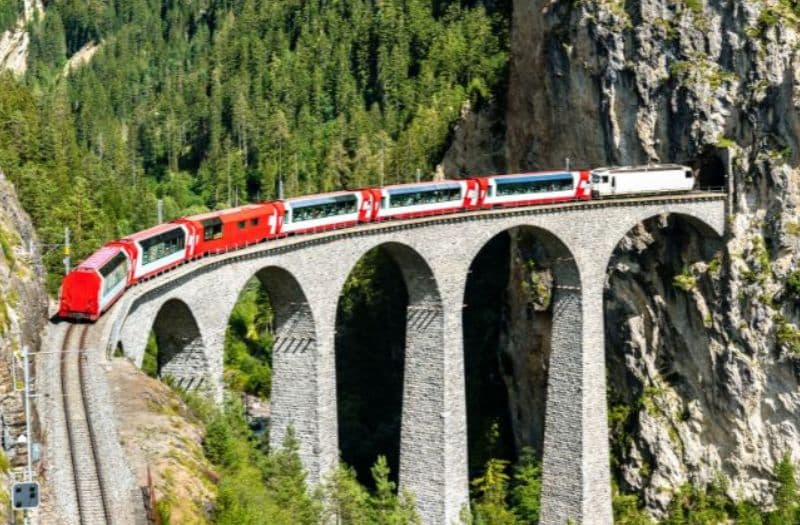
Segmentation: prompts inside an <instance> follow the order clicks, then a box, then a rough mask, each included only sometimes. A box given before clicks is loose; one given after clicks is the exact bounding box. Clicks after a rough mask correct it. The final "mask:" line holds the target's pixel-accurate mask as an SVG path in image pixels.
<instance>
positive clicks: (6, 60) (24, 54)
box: [0, 0, 44, 76]
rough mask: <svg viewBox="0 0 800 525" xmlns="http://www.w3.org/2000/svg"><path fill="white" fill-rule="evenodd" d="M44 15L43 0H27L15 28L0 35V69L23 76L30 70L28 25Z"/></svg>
mask: <svg viewBox="0 0 800 525" xmlns="http://www.w3.org/2000/svg"><path fill="white" fill-rule="evenodd" d="M42 13H44V5H43V4H42V0H25V1H24V2H23V10H22V13H21V15H22V16H20V18H19V20H17V23H16V24H14V27H12V28H11V29H8V30H7V31H3V32H2V33H0V69H5V70H8V71H11V72H12V73H14V74H15V75H18V76H22V75H24V74H25V71H27V69H28V45H29V44H30V40H31V38H30V34H29V33H28V29H27V24H28V22H31V21H32V20H33V19H34V18H35V17H36V16H37V15H41V14H42Z"/></svg>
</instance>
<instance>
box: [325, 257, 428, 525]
mask: <svg viewBox="0 0 800 525" xmlns="http://www.w3.org/2000/svg"><path fill="white" fill-rule="evenodd" d="M366 248H367V249H365V250H362V253H361V255H360V256H359V257H358V258H357V259H356V261H355V262H354V264H353V266H352V268H351V269H350V271H349V272H347V275H348V276H349V275H352V274H353V272H354V271H355V270H356V268H357V265H358V264H359V263H360V262H361V261H362V260H363V259H364V258H365V257H367V256H368V255H370V254H374V253H375V252H374V251H375V250H380V251H381V252H382V253H383V255H384V256H385V257H386V258H387V259H388V261H384V264H387V263H388V264H392V265H394V266H396V270H394V272H399V274H400V275H399V276H398V278H397V281H395V277H394V276H392V277H391V279H389V280H388V281H387V280H384V282H397V286H399V287H403V288H404V290H387V293H391V294H402V298H401V299H397V300H396V301H394V302H396V303H399V304H396V305H395V307H396V308H399V309H402V310H400V311H403V312H404V314H405V315H404V320H402V317H401V321H400V325H401V326H399V327H393V328H389V329H387V330H391V332H393V333H394V332H395V331H396V330H395V329H397V330H399V331H401V332H402V333H403V339H402V341H396V340H392V341H389V340H386V341H377V340H376V341H375V343H374V344H375V349H376V352H378V351H381V350H383V351H389V352H390V351H391V348H389V347H387V346H388V345H391V344H398V343H399V344H400V346H401V348H402V352H403V353H402V355H400V356H397V355H395V356H393V357H392V356H387V355H384V356H382V357H379V358H378V360H377V361H378V362H377V363H376V364H377V366H384V365H385V364H387V363H389V364H391V363H392V362H394V361H396V362H397V363H396V365H397V366H396V367H395V368H393V369H392V370H379V371H378V372H377V373H380V374H386V375H385V376H384V377H385V379H386V383H387V384H388V385H391V387H392V388H394V387H396V391H393V392H387V393H385V394H386V395H385V397H386V399H387V400H388V403H389V406H397V408H398V411H399V415H400V417H399V428H397V427H394V426H393V424H392V423H391V419H392V418H394V417H396V415H397V414H391V413H388V414H386V416H385V420H383V419H382V420H381V421H382V425H381V426H382V428H385V429H389V430H388V431H389V432H391V433H392V434H394V433H395V432H396V434H394V435H393V436H387V437H386V438H385V439H384V440H383V441H384V442H389V441H394V440H395V439H396V443H397V445H396V446H398V447H399V469H398V470H399V479H400V483H401V484H404V485H407V486H408V485H409V484H410V485H413V488H414V491H415V493H416V494H417V497H418V500H417V501H418V506H419V508H420V511H421V513H422V514H423V515H430V512H429V513H428V514H426V511H425V509H426V508H427V507H430V506H432V505H433V504H434V503H435V502H434V497H433V495H434V494H436V490H435V487H436V480H435V479H434V478H435V474H434V473H433V472H434V471H435V470H437V469H436V468H433V467H432V465H431V462H432V461H441V458H438V457H434V454H431V453H430V450H429V453H428V454H427V455H424V453H422V452H423V450H422V449H423V448H424V447H425V445H426V444H428V445H429V444H431V443H438V442H440V441H441V440H442V436H441V432H440V430H437V429H438V425H432V424H430V422H429V418H431V417H433V416H434V415H435V417H436V418H439V419H440V414H441V413H442V410H443V406H444V404H443V403H444V402H443V399H442V397H441V396H438V395H436V393H435V391H436V389H438V388H439V387H440V386H441V385H440V383H441V381H440V380H438V379H434V378H436V377H437V373H438V372H441V367H442V363H441V354H442V351H443V350H442V349H443V345H444V316H443V310H442V297H441V294H440V290H439V287H438V285H437V282H436V278H435V276H434V272H433V270H432V268H431V266H430V265H429V264H428V262H427V261H426V260H425V259H424V257H423V256H422V255H421V254H420V252H418V251H417V250H416V249H415V248H413V247H411V246H409V245H407V244H401V243H398V242H382V243H378V244H373V245H369V246H367V247H366ZM341 306H342V303H341V301H340V303H339V306H338V307H337V311H339V310H341ZM400 311H398V312H397V314H398V315H402V314H401V313H400ZM338 317H339V315H338V313H337V318H338ZM338 322H339V321H337V323H338ZM341 328H342V329H345V328H346V327H344V326H343V327H341ZM339 331H340V327H339V326H338V325H337V332H339ZM394 335H395V336H396V335H398V334H394ZM389 337H392V336H391V335H390V336H389ZM342 343H343V341H340V340H337V343H336V356H337V370H341V363H342V362H343V361H345V357H344V355H343V352H346V351H347V348H346V347H344V346H342ZM370 344H371V343H370ZM337 374H339V375H341V374H340V373H339V372H337ZM337 379H338V381H337V382H338V383H339V384H340V386H341V387H343V388H347V389H348V390H355V391H356V395H357V396H363V395H368V393H362V392H360V391H358V385H355V384H353V383H352V381H348V382H347V383H346V384H343V383H342V378H341V377H337ZM437 382H438V383H439V384H437V385H436V386H434V387H433V389H431V387H432V383H437ZM426 389H427V390H426ZM342 394H343V393H340V394H339V395H337V397H338V398H340V399H341V398H343V397H344V396H343V395H342ZM429 394H430V395H429ZM395 401H396V405H395V404H394V403H395ZM339 409H340V410H341V409H342V406H341V403H340V407H339ZM340 415H341V413H340ZM342 431H344V432H346V431H347V430H346V429H342ZM390 452H391V451H390ZM369 453H370V454H374V455H377V454H386V453H387V451H385V450H374V451H369ZM344 459H345V460H347V459H348V458H344ZM389 459H390V463H391V462H392V461H391V457H390V458H389ZM372 460H373V461H374V457H373V458H372ZM366 474H368V471H367V472H366ZM429 500H430V501H429Z"/></svg>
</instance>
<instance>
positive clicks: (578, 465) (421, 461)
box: [106, 193, 725, 524]
mask: <svg viewBox="0 0 800 525" xmlns="http://www.w3.org/2000/svg"><path fill="white" fill-rule="evenodd" d="M665 214H677V215H679V216H680V217H681V218H682V219H683V220H686V221H689V222H691V223H692V224H693V225H695V226H696V227H697V228H698V229H699V230H700V231H701V232H702V233H703V234H704V235H709V236H720V235H722V234H723V230H724V225H725V196H724V195H723V194H709V193H704V194H692V195H681V196H669V197H659V198H655V197H650V198H643V199H636V200H611V201H592V202H585V203H570V204H566V205H559V206H538V207H529V208H521V209H509V210H491V211H485V212H476V213H469V214H457V215H447V216H440V217H431V218H426V219H419V220H414V221H408V222H388V223H375V224H370V225H364V226H361V227H358V228H351V229H347V230H338V231H333V232H327V233H320V234H314V235H306V236H298V237H288V238H284V239H280V240H275V241H270V242H267V243H262V244H259V245H256V246H252V247H250V248H247V249H245V250H240V251H237V252H231V253H227V254H221V255H217V256H213V257H208V258H205V259H203V260H202V261H195V262H191V263H188V264H186V265H184V266H182V267H180V268H179V269H176V270H173V271H171V272H168V273H166V274H164V275H161V276H159V277H157V278H155V279H153V280H151V281H148V282H146V283H143V284H141V285H139V286H137V287H136V288H134V289H132V290H129V291H128V293H127V294H126V295H125V296H124V297H123V300H122V301H120V302H119V303H118V304H117V305H116V306H115V307H114V308H113V309H112V310H111V311H110V312H109V313H108V314H107V315H108V316H109V323H108V326H109V328H108V329H107V330H106V333H107V335H108V339H107V341H108V345H109V349H114V348H120V347H121V348H122V349H123V351H124V352H125V354H126V355H127V356H129V357H130V358H131V359H133V360H134V361H135V362H136V363H138V364H139V365H141V362H142V357H143V353H144V349H145V346H146V341H147V337H148V334H149V332H150V330H151V329H152V330H154V332H155V333H156V336H157V339H158V342H159V348H160V352H161V356H162V357H161V359H162V363H160V364H161V370H162V372H164V373H170V374H171V375H173V376H174V377H175V378H176V379H177V380H178V381H179V382H180V383H181V384H182V385H183V386H185V387H189V388H192V387H197V386H199V385H204V387H205V388H207V389H208V390H209V391H210V392H211V393H212V394H213V395H214V396H215V397H216V398H217V399H220V398H221V395H222V387H221V383H222V362H223V355H222V348H223V341H224V337H225V330H226V327H227V325H228V320H229V316H230V313H231V311H232V309H233V307H234V305H235V303H236V301H237V299H238V296H239V293H240V292H241V290H242V288H243V287H244V285H245V283H246V282H247V281H248V280H249V279H251V278H252V277H253V276H258V278H259V279H261V281H262V282H263V283H264V284H265V286H266V287H267V289H268V291H269V294H270V298H271V302H272V305H273V308H274V312H275V333H276V339H275V346H274V351H273V389H272V421H271V434H270V435H271V440H272V442H273V444H280V443H281V442H282V440H283V437H284V435H285V432H286V429H287V427H288V426H289V425H290V424H291V425H292V427H293V428H294V430H295V432H296V434H297V437H298V439H299V442H300V454H301V458H302V460H303V462H304V465H305V466H306V468H307V470H308V473H309V479H310V480H311V481H313V482H317V481H319V480H321V479H323V478H324V476H325V474H326V472H327V471H328V470H329V469H331V468H332V467H333V466H335V465H336V464H337V461H338V442H337V440H338V438H337V405H336V377H335V376H336V367H335V355H334V332H335V325H336V309H337V303H338V300H339V296H340V294H341V291H342V289H343V286H344V284H345V281H346V279H347V277H348V275H349V274H350V272H351V270H352V269H353V267H354V265H355V264H356V263H357V261H358V260H359V259H360V258H361V257H362V256H363V255H364V254H366V253H367V252H368V251H369V250H371V249H372V248H375V247H378V246H381V247H383V248H384V249H385V250H386V251H387V252H388V253H389V254H390V255H391V256H392V257H393V258H394V260H395V261H396V262H397V264H398V266H399V268H400V269H401V272H402V274H403V278H404V280H405V283H406V286H407V291H408V296H409V305H408V311H407V321H406V354H405V355H406V358H405V359H406V362H405V375H404V386H403V403H402V414H401V436H400V472H399V476H400V484H401V485H402V486H403V487H405V488H407V489H409V490H410V491H411V492H412V493H413V494H414V495H415V497H416V501H417V506H418V509H419V511H420V514H421V515H422V517H423V521H424V522H425V523H426V524H450V523H453V522H457V521H458V519H459V513H460V511H461V509H462V506H464V505H466V504H467V502H468V476H467V431H466V430H467V429H466V426H467V420H466V408H465V387H464V383H465V379H464V356H463V331H462V308H463V305H464V293H465V288H466V283H467V277H468V273H469V269H470V265H471V263H472V262H473V260H474V259H475V257H476V255H477V254H478V253H479V251H480V250H481V248H482V247H483V246H485V245H486V243H487V242H488V241H489V240H491V239H492V238H493V237H495V236H496V235H498V234H500V233H501V232H504V231H506V230H509V229H511V228H515V227H520V226H526V227H532V228H534V229H535V231H536V232H537V235H538V238H539V240H540V242H541V243H542V244H543V245H544V246H545V248H546V249H547V251H548V252H549V253H548V255H549V256H550V257H555V258H556V259H557V260H558V261H559V264H558V265H556V268H555V272H554V279H555V289H554V294H553V330H552V338H553V340H552V353H551V358H550V365H549V375H548V385H547V407H546V410H545V447H544V456H543V491H542V516H541V523H543V524H556V523H558V524H564V523H566V522H567V521H568V520H570V519H571V520H573V521H574V522H576V523H593V524H594V523H597V524H610V523H612V511H611V494H610V478H609V450H608V446H609V445H608V429H607V420H606V412H607V407H606V368H605V349H604V327H603V322H604V321H603V315H604V314H603V287H604V280H605V278H606V270H607V265H608V263H609V259H610V257H611V254H612V252H613V250H614V249H615V247H616V246H617V245H618V243H619V242H620V240H621V239H622V238H623V237H624V236H625V235H626V234H627V233H628V232H629V231H630V230H631V229H632V228H634V227H635V226H636V225H637V224H639V223H641V222H643V221H644V220H647V219H648V218H652V217H657V216H661V215H665ZM376 453H377V451H376Z"/></svg>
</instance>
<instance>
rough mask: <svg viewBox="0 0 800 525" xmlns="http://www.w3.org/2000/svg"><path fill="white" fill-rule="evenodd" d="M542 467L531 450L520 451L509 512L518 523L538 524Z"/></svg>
mask: <svg viewBox="0 0 800 525" xmlns="http://www.w3.org/2000/svg"><path fill="white" fill-rule="evenodd" d="M541 492H542V467H541V465H540V464H539V463H538V462H537V461H536V457H535V455H534V453H533V450H531V449H529V448H524V449H522V452H521V453H520V458H519V460H518V461H517V464H516V465H514V477H513V481H512V484H511V493H510V502H511V511H512V512H513V513H514V515H516V517H517V521H518V522H519V523H538V522H539V512H540V510H541V505H540V500H541Z"/></svg>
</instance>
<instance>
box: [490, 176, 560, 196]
mask: <svg viewBox="0 0 800 525" xmlns="http://www.w3.org/2000/svg"><path fill="white" fill-rule="evenodd" d="M496 182H497V193H496V195H497V196H498V197H503V196H506V195H522V194H526V193H544V192H551V191H569V190H572V189H574V181H573V179H572V175H571V174H569V173H564V174H561V175H544V176H542V175H540V176H531V177H518V178H508V179H500V178H498V179H496Z"/></svg>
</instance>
